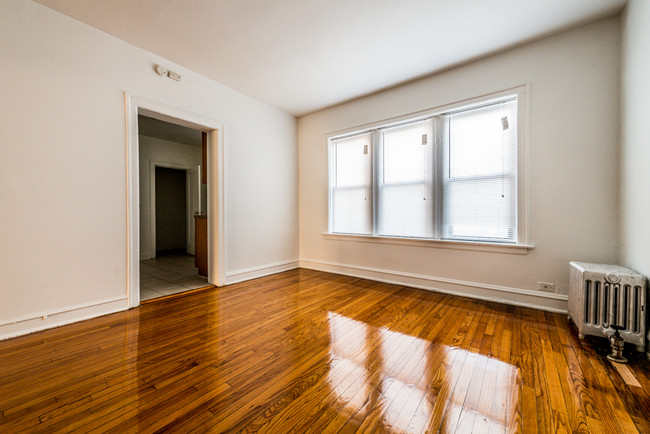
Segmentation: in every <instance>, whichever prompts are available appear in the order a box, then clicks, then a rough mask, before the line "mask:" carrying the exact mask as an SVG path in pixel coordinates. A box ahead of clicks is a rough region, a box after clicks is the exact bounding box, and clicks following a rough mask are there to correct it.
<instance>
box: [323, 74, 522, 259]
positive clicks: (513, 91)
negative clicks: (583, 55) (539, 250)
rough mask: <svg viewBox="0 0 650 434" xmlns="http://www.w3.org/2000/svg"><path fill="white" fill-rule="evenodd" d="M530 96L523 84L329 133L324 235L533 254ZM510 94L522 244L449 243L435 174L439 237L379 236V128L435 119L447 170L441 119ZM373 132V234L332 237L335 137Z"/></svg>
mask: <svg viewBox="0 0 650 434" xmlns="http://www.w3.org/2000/svg"><path fill="white" fill-rule="evenodd" d="M528 93H529V85H528V84H524V85H520V86H516V87H513V88H509V89H505V90H502V91H498V92H493V93H490V94H486V95H483V96H480V97H476V98H471V99H467V100H463V101H458V102H455V103H451V104H446V105H444V106H440V107H436V108H431V109H427V110H424V111H421V112H416V113H412V114H408V115H404V116H400V117H397V118H392V119H386V120H382V121H378V122H373V123H371V124H367V125H364V126H360V127H357V128H350V129H347V130H344V131H338V132H334V133H330V134H327V135H326V137H325V143H326V149H327V155H328V158H327V164H328V171H327V173H328V175H329V177H328V181H327V189H328V204H327V205H328V206H327V230H326V231H325V232H324V233H323V235H324V237H325V238H326V239H329V240H342V241H356V242H370V243H379V244H397V245H414V246H432V247H439V248H451V249H460V250H478V251H487V252H500V253H511V254H526V253H527V252H528V250H530V249H532V248H533V247H534V246H532V245H531V244H529V239H528V176H527V167H528V154H527V124H528V102H527V94H528ZM509 96H516V97H517V117H518V124H517V127H518V129H517V198H516V203H517V205H516V209H517V242H516V243H507V242H493V241H486V240H449V239H441V238H440V236H441V232H440V228H441V221H440V219H441V216H442V212H441V207H442V203H441V199H442V198H441V194H440V189H441V188H442V186H441V184H442V179H441V177H440V176H438V175H434V182H433V183H432V184H433V189H434V198H435V204H434V218H435V220H436V221H435V222H434V237H435V238H410V237H399V236H379V235H378V234H377V227H378V226H377V194H378V193H377V189H378V184H377V182H378V179H377V176H378V172H379V170H378V169H377V168H378V165H377V164H378V158H379V151H378V149H380V147H379V146H378V145H379V144H378V143H377V142H378V141H379V136H380V135H379V134H378V133H377V132H378V130H380V129H383V128H388V127H394V126H398V125H401V124H407V123H411V122H417V121H421V120H424V119H429V118H433V121H434V136H435V137H434V140H435V141H436V148H437V149H436V150H435V151H434V155H435V157H434V158H435V160H434V164H435V166H434V172H436V171H440V170H442V167H441V162H440V161H439V157H440V155H441V152H440V150H439V148H440V146H441V137H440V132H441V131H442V129H441V128H440V125H439V123H441V122H442V117H443V116H445V115H448V114H451V113H454V112H457V111H463V110H469V109H473V108H477V107H481V106H484V105H490V104H493V103H495V102H497V101H499V100H504V99H506V98H507V97H509ZM368 132H373V141H372V142H373V143H372V150H371V151H370V152H371V156H372V169H371V170H372V181H373V183H372V188H373V195H372V212H373V234H372V235H360V234H343V233H333V232H332V214H331V211H332V195H331V192H332V188H331V183H330V179H331V174H332V170H333V169H332V165H333V161H332V152H331V143H332V141H334V140H336V139H341V138H344V137H349V136H353V135H357V134H363V133H368Z"/></svg>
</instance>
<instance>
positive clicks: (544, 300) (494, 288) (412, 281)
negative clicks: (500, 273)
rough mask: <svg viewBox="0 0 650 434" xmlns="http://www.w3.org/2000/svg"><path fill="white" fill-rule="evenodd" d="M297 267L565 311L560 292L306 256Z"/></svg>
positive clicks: (505, 302)
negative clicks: (311, 258)
mask: <svg viewBox="0 0 650 434" xmlns="http://www.w3.org/2000/svg"><path fill="white" fill-rule="evenodd" d="M300 267H301V268H308V269H311V270H318V271H326V272H330V273H336V274H343V275H346V276H352V277H360V278H363V279H370V280H375V281H378V282H384V283H393V284H397V285H404V286H410V287H413V288H419V289H426V290H429V291H435V292H442V293H445V294H452V295H458V296H461V297H470V298H475V299H479V300H486V301H494V302H497V303H503V304H511V305H515V306H522V307H530V308H533V309H541V310H546V311H550V312H558V313H567V307H568V306H567V302H568V296H567V295H564V294H555V293H548V292H541V291H534V290H530V289H520V288H511V287H506V286H498V285H490V284H486V283H478V282H469V281H464V280H456V279H448V278H445V277H436V276H427V275H423V274H413V273H406V272H402V271H395V270H386V269H380V268H371V267H363V266H359V265H347V264H337V263H334V262H326V261H319V260H310V259H305V260H301V261H300Z"/></svg>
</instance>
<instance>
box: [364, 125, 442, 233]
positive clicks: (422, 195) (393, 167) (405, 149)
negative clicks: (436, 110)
mask: <svg viewBox="0 0 650 434" xmlns="http://www.w3.org/2000/svg"><path fill="white" fill-rule="evenodd" d="M379 166H380V167H379V174H380V176H379V179H380V182H379V186H378V198H377V200H378V211H379V215H378V225H379V227H378V234H379V235H391V236H403V237H425V238H431V237H433V228H434V218H433V203H434V200H433V199H434V198H433V188H432V186H433V184H432V182H433V121H432V120H431V119H428V120H425V121H419V122H413V123H410V124H408V125H402V126H399V127H394V128H387V129H383V130H381V153H380V164H379Z"/></svg>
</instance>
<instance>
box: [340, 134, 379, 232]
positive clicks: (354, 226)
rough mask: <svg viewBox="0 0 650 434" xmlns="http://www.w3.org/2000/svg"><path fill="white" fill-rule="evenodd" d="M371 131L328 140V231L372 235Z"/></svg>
mask: <svg viewBox="0 0 650 434" xmlns="http://www.w3.org/2000/svg"><path fill="white" fill-rule="evenodd" d="M371 145H372V134H371V133H364V134H358V135H355V136H351V137H346V138H342V139H337V140H334V141H332V142H331V150H330V152H331V154H330V155H331V158H332V164H331V170H332V173H330V179H331V180H332V181H333V182H331V183H330V200H331V204H330V206H331V212H332V223H331V224H332V227H331V231H332V232H335V233H347V234H363V235H368V234H372V155H371V154H372V146H371Z"/></svg>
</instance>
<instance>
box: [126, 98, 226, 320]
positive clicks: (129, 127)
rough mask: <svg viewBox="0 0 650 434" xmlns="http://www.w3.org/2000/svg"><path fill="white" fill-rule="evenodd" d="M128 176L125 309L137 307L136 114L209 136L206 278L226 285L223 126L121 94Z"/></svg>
mask: <svg viewBox="0 0 650 434" xmlns="http://www.w3.org/2000/svg"><path fill="white" fill-rule="evenodd" d="M124 103H125V115H126V140H125V142H126V155H125V157H126V167H127V171H126V177H127V192H126V193H127V206H126V208H127V239H126V248H127V255H126V256H127V290H126V292H127V297H128V306H129V307H135V306H139V305H140V203H139V202H140V201H139V192H140V185H139V175H138V171H139V168H138V165H139V144H138V143H139V138H138V114H144V115H146V116H149V117H152V118H155V119H158V120H163V121H167V122H172V123H175V124H178V125H182V126H185V127H189V128H194V129H198V130H201V131H205V132H207V133H208V164H209V166H208V167H210V170H209V171H208V257H209V263H208V276H209V282H210V283H212V284H214V285H217V286H222V285H224V283H225V269H226V267H225V246H226V240H225V230H224V179H225V176H224V143H223V123H222V122H221V121H218V120H216V119H212V118H209V117H206V116H203V115H200V114H196V113H192V112H188V111H186V110H183V109H179V108H176V107H171V106H168V105H166V104H164V103H161V102H158V101H154V100H151V99H148V98H142V97H136V96H133V95H129V94H128V93H127V92H124Z"/></svg>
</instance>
